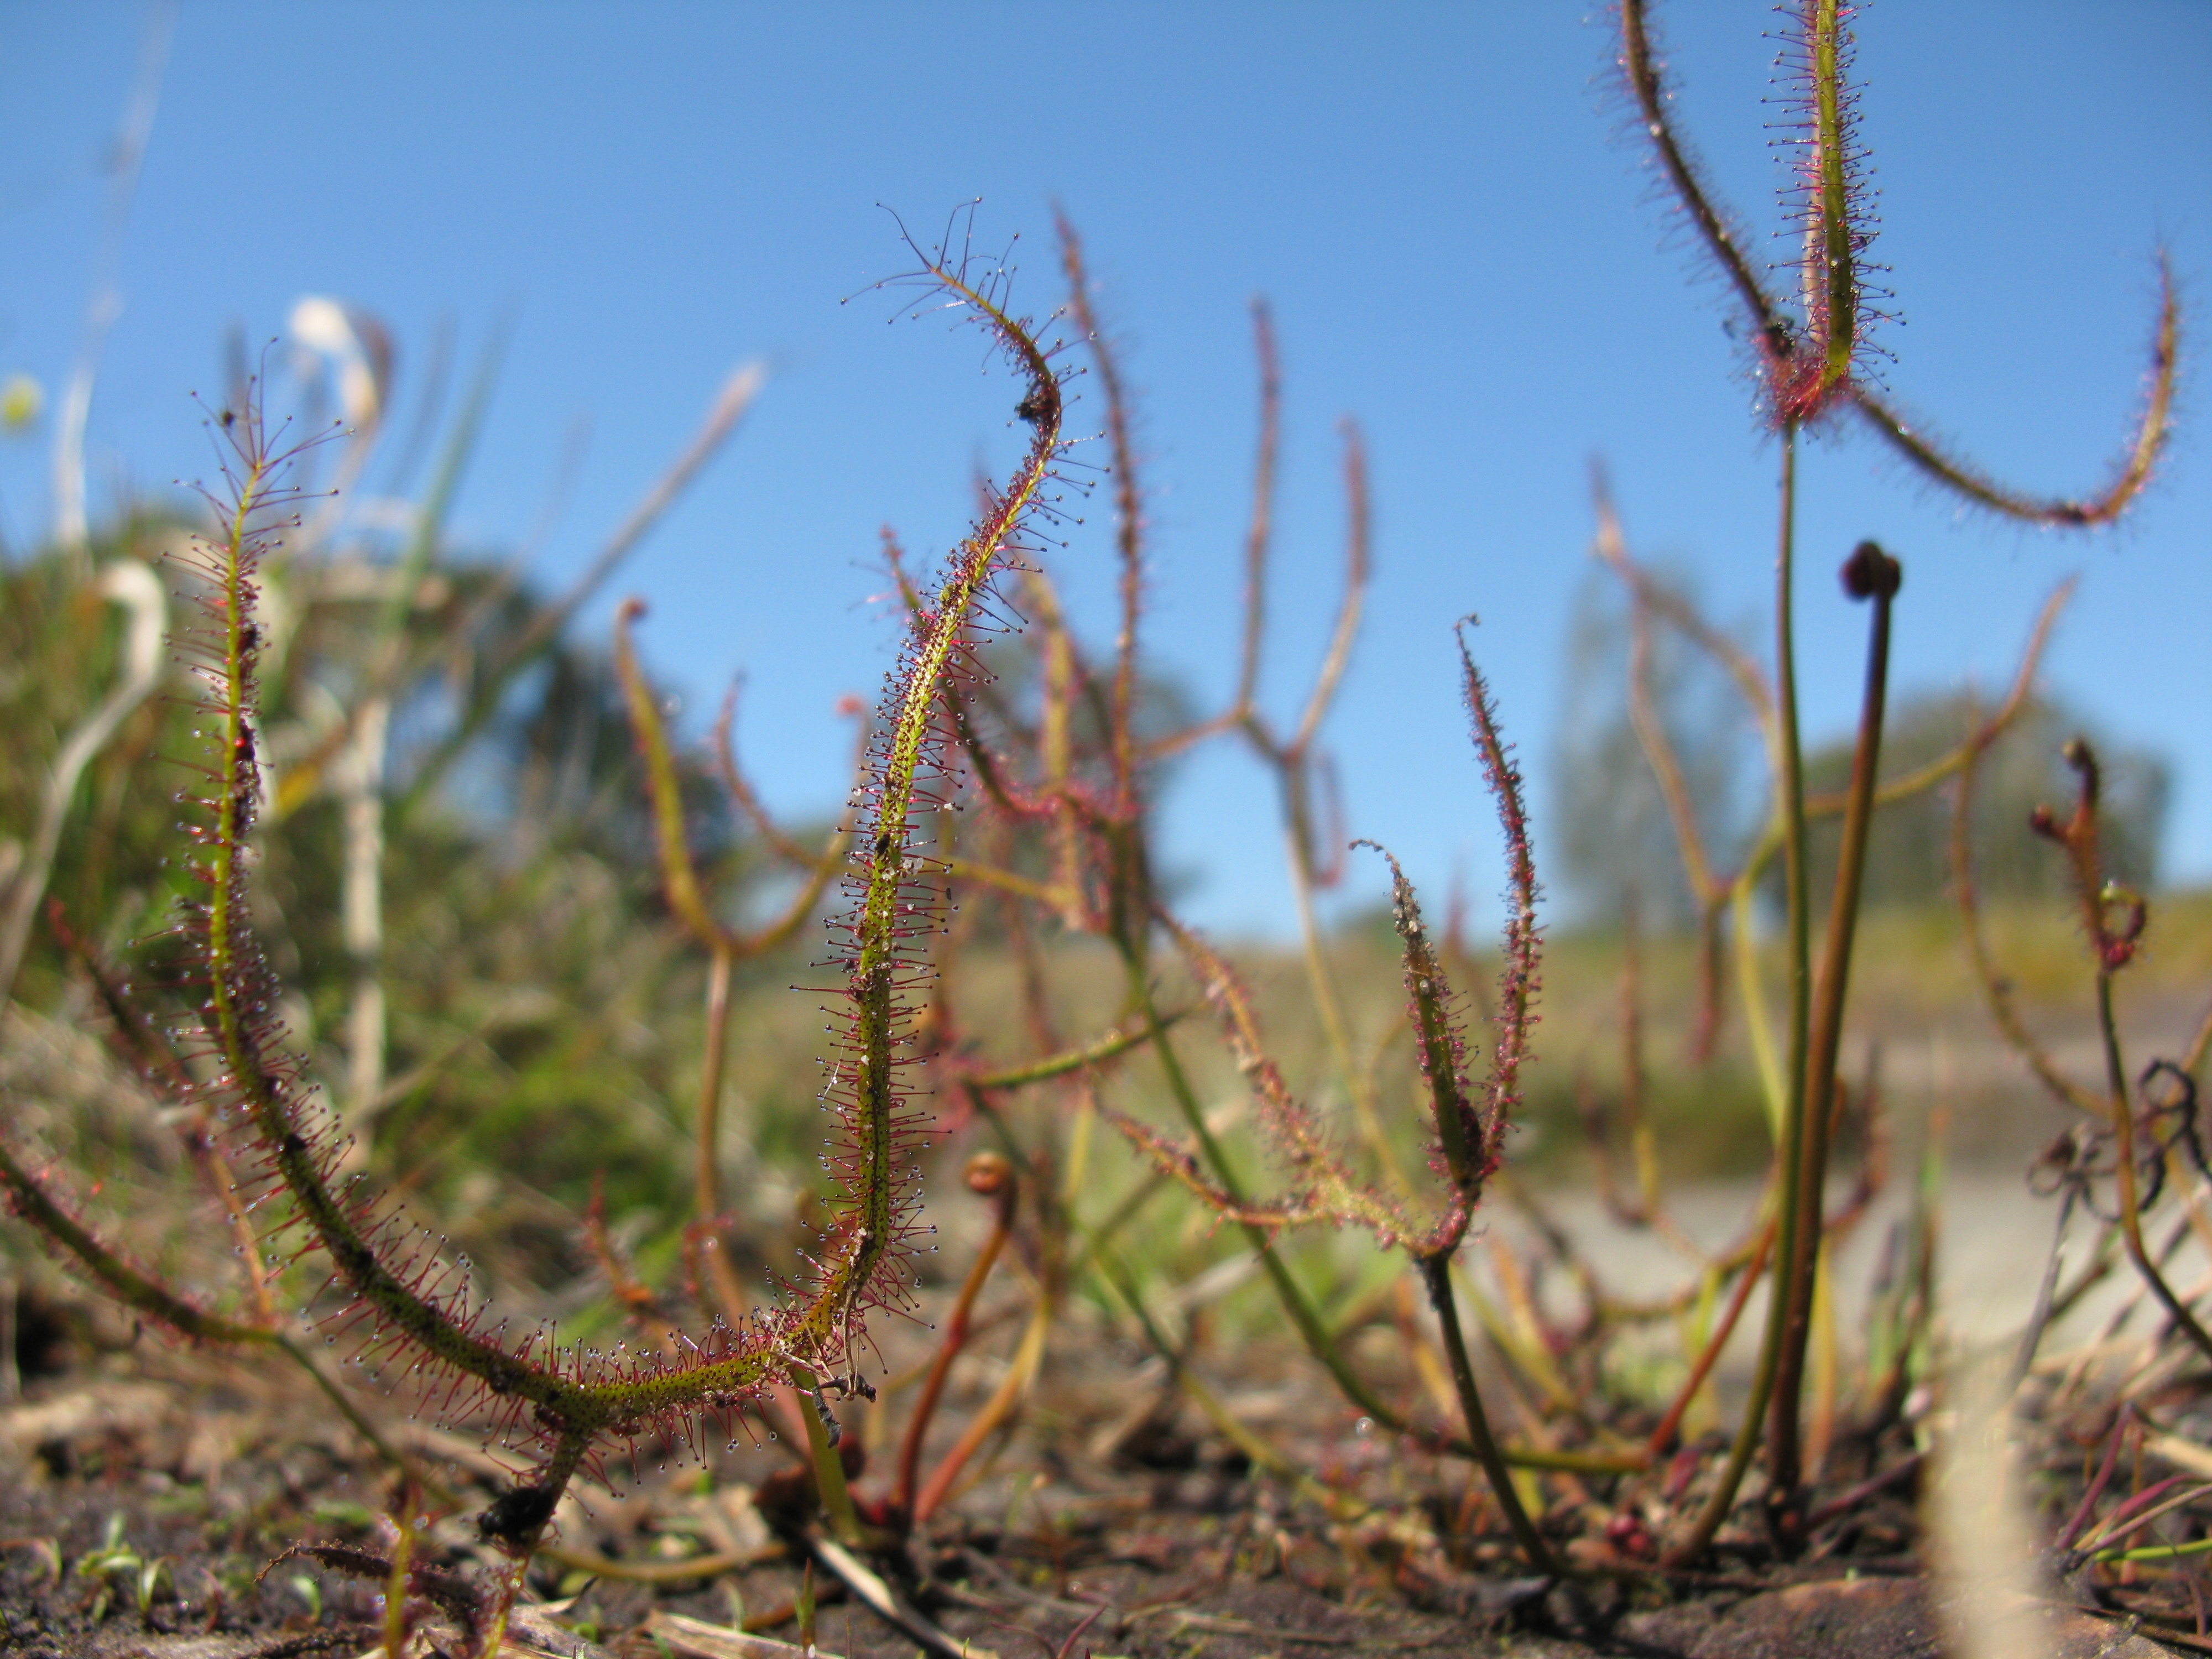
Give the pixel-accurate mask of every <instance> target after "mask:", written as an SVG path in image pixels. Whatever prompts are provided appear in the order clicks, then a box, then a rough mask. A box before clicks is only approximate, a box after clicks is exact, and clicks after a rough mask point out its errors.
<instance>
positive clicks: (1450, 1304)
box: [1414, 1255, 1559, 1577]
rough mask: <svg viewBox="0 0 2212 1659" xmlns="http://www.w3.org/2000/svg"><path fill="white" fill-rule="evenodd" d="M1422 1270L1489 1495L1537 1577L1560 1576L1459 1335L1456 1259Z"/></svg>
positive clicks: (1425, 1261) (1429, 1262)
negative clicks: (1517, 1481) (1515, 1479)
mask: <svg viewBox="0 0 2212 1659" xmlns="http://www.w3.org/2000/svg"><path fill="white" fill-rule="evenodd" d="M1414 1265H1415V1266H1416V1267H1419V1269H1420V1273H1421V1282H1422V1283H1423V1284H1424V1285H1426V1286H1427V1287H1428V1292H1429V1305H1430V1306H1431V1307H1432V1308H1434V1309H1435V1310H1436V1311H1437V1325H1438V1327H1439V1328H1441V1329H1442V1330H1443V1341H1444V1353H1445V1356H1446V1357H1447V1358H1449V1360H1450V1362H1451V1374H1452V1386H1453V1387H1454V1388H1455V1389H1457V1390H1458V1392H1459V1408H1460V1414H1461V1415H1462V1416H1463V1417H1464V1418H1466V1419H1467V1437H1468V1440H1469V1441H1470V1442H1472V1443H1473V1444H1474V1455H1475V1458H1476V1461H1477V1462H1480V1464H1481V1465H1482V1472H1483V1474H1485V1475H1486V1476H1487V1477H1488V1478H1489V1480H1490V1490H1491V1492H1492V1495H1494V1496H1495V1497H1496V1498H1497V1499H1498V1508H1500V1509H1501V1510H1504V1511H1505V1522H1506V1524H1507V1525H1508V1526H1510V1527H1511V1528H1513V1536H1514V1537H1515V1538H1516V1540H1518V1541H1519V1542H1520V1545H1521V1553H1522V1554H1524V1555H1526V1556H1527V1557H1528V1565H1530V1566H1532V1567H1534V1569H1535V1570H1536V1571H1538V1572H1541V1573H1545V1574H1547V1575H1548V1576H1550V1577H1559V1562H1558V1561H1557V1560H1556V1559H1553V1555H1552V1551H1551V1547H1550V1546H1549V1545H1547V1544H1546V1543H1545V1541H1544V1534H1541V1533H1540V1532H1538V1531H1537V1530H1536V1523H1535V1522H1534V1521H1532V1520H1530V1519H1529V1518H1528V1510H1526V1509H1524V1508H1522V1504H1521V1494H1520V1493H1519V1492H1516V1491H1515V1490H1514V1489H1513V1472H1512V1470H1510V1468H1507V1467H1506V1464H1505V1456H1504V1453H1503V1452H1501V1451H1499V1449H1498V1442H1497V1440H1496V1439H1495V1438H1493V1437H1492V1435H1491V1432H1490V1419H1489V1418H1488V1417H1487V1416H1486V1415H1485V1414H1484V1412H1483V1409H1482V1395H1480V1393H1479V1392H1478V1391H1477V1390H1476V1389H1475V1386H1474V1366H1473V1365H1472V1364H1469V1363H1468V1357H1467V1339H1466V1338H1465V1337H1464V1336H1462V1334H1460V1328H1459V1304H1458V1302H1457V1301H1456V1300H1455V1298H1454V1297H1453V1295H1452V1285H1451V1258H1450V1257H1449V1256H1447V1255H1424V1256H1417V1257H1415V1258H1414Z"/></svg>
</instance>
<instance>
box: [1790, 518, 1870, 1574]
mask: <svg viewBox="0 0 2212 1659" xmlns="http://www.w3.org/2000/svg"><path fill="white" fill-rule="evenodd" d="M1900 580H1902V578H1901V576H1900V574H1899V570H1898V567H1897V562H1896V561H1895V560H1893V559H1892V558H1890V557H1889V556H1887V554H1885V553H1884V552H1883V551H1882V550H1881V549H1880V548H1879V547H1876V546H1875V544H1873V543H1872V542H1862V543H1861V544H1859V547H1858V549H1857V551H1856V552H1854V553H1853V554H1852V556H1851V559H1850V562H1849V563H1848V564H1846V565H1845V566H1844V586H1845V589H1846V591H1847V592H1850V593H1851V594H1852V596H1853V597H1854V598H1863V599H1872V600H1873V601H1874V607H1875V610H1874V625H1873V628H1872V629H1871V630H1870V636H1869V640H1868V641H1867V671H1866V692H1865V696H1864V699H1863V702H1862V704H1861V706H1860V710H1859V734H1858V743H1857V746H1856V748H1855V749H1854V750H1853V751H1852V755H1851V781H1850V794H1849V800H1848V804H1847V805H1846V806H1845V809H1844V842H1843V850H1842V853H1841V855H1840V856H1839V858H1838V860H1837V865H1836V889H1835V894H1834V896H1833V897H1832V900H1831V901H1830V902H1829V905H1828V926H1827V933H1826V939H1824V941H1823V943H1822V945H1821V952H1820V1000H1819V1004H1818V1006H1817V1007H1816V1008H1815V1009H1814V1016H1813V1026H1812V1032H1811V1039H1810V1043H1809V1049H1808V1056H1807V1060H1806V1072H1805V1077H1804V1080H1803V1084H1802V1094H1803V1098H1804V1108H1803V1111H1802V1120H1803V1121H1802V1125H1801V1127H1800V1130H1799V1136H1800V1157H1799V1159H1798V1164H1797V1170H1796V1213H1797V1225H1796V1230H1795V1234H1794V1237H1793V1240H1792V1249H1791V1251H1790V1255H1789V1256H1788V1257H1787V1258H1785V1259H1784V1261H1783V1263H1782V1266H1781V1268H1780V1270H1779V1276H1778V1279H1777V1281H1776V1285H1777V1291H1778V1297H1779V1298H1780V1299H1781V1300H1782V1301H1783V1303H1784V1306H1785V1312H1784V1322H1783V1332H1782V1351H1781V1354H1780V1357H1779V1360H1778V1364H1777V1366H1776V1369H1775V1383H1774V1429H1773V1437H1772V1439H1771V1443H1770V1444H1769V1446H1768V1448H1767V1472H1768V1477H1769V1491H1768V1494H1767V1504H1768V1513H1769V1516H1770V1517H1771V1520H1772V1522H1774V1525H1775V1529H1776V1535H1777V1537H1778V1538H1780V1539H1782V1540H1783V1541H1784V1542H1785V1543H1787V1544H1789V1545H1790V1546H1791V1547H1797V1546H1800V1545H1802V1532H1803V1520H1804V1516H1803V1513H1802V1510H1803V1505H1802V1502H1801V1501H1800V1494H1799V1492H1798V1490H1797V1488H1798V1486H1799V1483H1800V1480H1801V1479H1802V1473H1803V1471H1802V1437H1801V1436H1800V1433H1799V1423H1798V1412H1799V1407H1800V1401H1801V1395H1802V1392H1803V1384H1804V1377H1805V1346H1806V1342H1807V1340H1808V1337H1809V1335H1810V1334H1811V1331H1812V1320H1813V1293H1814V1281H1815V1280H1816V1279H1817V1278H1818V1277H1819V1274H1820V1238H1821V1233H1822V1225H1821V1213H1820V1211H1821V1201H1822V1198H1823V1196H1824V1194H1823V1188H1824V1187H1825V1185H1826V1180H1827V1170H1828V1125H1829V1122H1830V1120H1831V1119H1832V1117H1833V1116H1834V1108H1835V1098H1836V1059H1837V1054H1838V1049H1839V1048H1840V1047H1841V1045H1842V1042H1843V1027H1844V995H1845V993H1846V991H1847V990H1848V988H1849V986H1850V972H1851V945H1852V942H1853V939H1854V936H1855V933H1856V930H1857V925H1858V915H1859V901H1860V897H1861V894H1862V890H1863V886H1864V882H1865V876H1866V854H1867V837H1868V832H1869V829H1871V828H1872V826H1873V823H1874V783H1875V771H1876V769H1877V768H1878V767H1879V766H1880V764H1881V724H1882V711H1883V707H1884V703H1885V701H1886V696H1887V689H1888V684H1889V623H1890V611H1891V608H1892V605H1893V601H1894V600H1895V598H1896V594H1897V589H1898V585H1899V581H1900Z"/></svg>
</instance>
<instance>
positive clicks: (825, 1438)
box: [791, 1364, 867, 1550]
mask: <svg viewBox="0 0 2212 1659" xmlns="http://www.w3.org/2000/svg"><path fill="white" fill-rule="evenodd" d="M820 1382H821V1379H820V1378H818V1377H817V1376H815V1375H814V1373H813V1372H812V1371H811V1370H808V1369H807V1368H806V1367H805V1366H804V1365H800V1364H793V1366H792V1368H791V1386H792V1387H793V1389H795V1390H796V1391H797V1392H798V1394H799V1396H800V1398H799V1421H800V1422H801V1423H803V1424H805V1425H806V1449H807V1453H808V1455H809V1456H810V1457H811V1459H812V1462H813V1465H814V1486H815V1490H816V1491H817V1492H818V1493H819V1494H820V1495H821V1498H822V1513H823V1515H824V1516H827V1517H828V1519H829V1531H830V1533H831V1534H832V1535H833V1536H835V1537H836V1540H837V1541H838V1542H839V1543H841V1544H842V1545H844V1546H845V1547H846V1548H848V1549H854V1550H857V1549H866V1547H867V1534H866V1532H865V1531H864V1530H863V1529H862V1528H861V1526H860V1511H859V1510H856V1509H854V1507H853V1489H852V1488H851V1487H850V1486H848V1485H847V1484H846V1482H845V1462H844V1459H842V1457H840V1456H839V1455H837V1443H836V1441H834V1440H832V1439H831V1438H830V1437H829V1425H828V1424H827V1423H826V1422H824V1421H823V1417H822V1408H821V1407H819V1406H818V1405H817V1404H816V1403H815V1393H816V1390H817V1388H818V1387H819V1385H820Z"/></svg>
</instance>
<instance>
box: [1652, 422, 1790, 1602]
mask: <svg viewBox="0 0 2212 1659" xmlns="http://www.w3.org/2000/svg"><path fill="white" fill-rule="evenodd" d="M1781 497H1782V503H1781V524H1780V527H1779V530H1778V532H1777V538H1776V556H1775V670H1776V671H1775V747H1776V750H1777V752H1776V755H1775V771H1776V773H1777V777H1776V785H1777V788H1778V792H1779V793H1780V795H1781V798H1782V819H1783V842H1782V848H1783V868H1784V877H1785V885H1786V889H1787V891H1788V895H1789V905H1790V946H1789V949H1790V1053H1789V1061H1788V1064H1787V1065H1786V1066H1785V1067H1784V1071H1783V1074H1782V1075H1783V1079H1784V1084H1785V1085H1786V1086H1787V1087H1788V1090H1789V1094H1788V1097H1787V1098H1786V1099H1785V1102H1784V1105H1785V1108H1786V1109H1785V1110H1784V1112H1783V1115H1782V1146H1781V1149H1780V1152H1779V1153H1778V1157H1777V1158H1776V1160H1775V1180H1776V1182H1778V1188H1777V1197H1778V1201H1777V1204H1776V1206H1775V1211H1776V1219H1775V1260H1776V1261H1789V1260H1790V1259H1791V1258H1792V1257H1793V1256H1794V1255H1795V1254H1796V1249H1797V1230H1798V1227H1799V1226H1800V1225H1801V1222H1802V1218H1801V1217H1800V1216H1799V1215H1798V1212H1797V1179H1796V1177H1797V1171H1798V1167H1799V1165H1800V1164H1801V1163H1802V1159H1803V1157H1804V1131H1805V1051H1806V1045H1807V1036H1806V1028H1807V1024H1808V1021H1809V1018H1810V1015H1811V1012H1812V981H1811V965H1810V962H1809V959H1808V958H1809V955H1810V937H1809V935H1810V926H1809V923H1808V918H1807V915H1806V908H1805V770H1804V757H1803V755H1802V751H1801V750H1800V749H1799V747H1798V740H1797V660H1796V648H1795V645H1794V642H1793V640H1792V638H1791V623H1790V588H1791V576H1792V574H1793V571H1792V566H1793V564H1794V562H1795V560H1796V531H1797V428H1796V423H1795V422H1788V423H1785V424H1784V427H1783V428H1782V489H1781ZM1787 1300H1788V1298H1786V1297H1783V1296H1780V1295H1775V1296H1773V1297H1771V1299H1770V1300H1769V1302H1768V1304H1767V1316H1766V1331H1765V1336H1764V1338H1763V1339H1762V1340H1761V1341H1760V1344H1759V1366H1758V1369H1757V1370H1754V1371H1753V1374H1752V1383H1751V1399H1750V1401H1748V1402H1747V1404H1746V1405H1745V1407H1744V1412H1743V1424H1742V1426H1741V1427H1740V1428H1739V1429H1738V1430H1737V1431H1736V1437H1735V1443H1734V1444H1733V1445H1731V1446H1730V1447H1729V1457H1728V1462H1727V1464H1726V1466H1725V1467H1723V1469H1722V1470H1721V1476H1720V1479H1719V1480H1718V1481H1717V1483H1715V1485H1714V1486H1713V1490H1712V1494H1711V1497H1709V1498H1707V1499H1706V1500H1705V1508H1704V1509H1702V1510H1699V1512H1698V1518H1697V1519H1696V1521H1694V1522H1692V1523H1691V1527H1690V1530H1689V1531H1688V1533H1686V1534H1684V1536H1683V1537H1681V1538H1680V1539H1679V1540H1678V1541H1676V1542H1675V1543H1674V1545H1673V1546H1672V1547H1670V1548H1669V1549H1668V1551H1667V1553H1666V1554H1665V1556H1664V1557H1662V1565H1664V1566H1667V1567H1669V1568H1680V1567H1684V1566H1687V1565H1689V1564H1690V1563H1691V1562H1692V1561H1694V1560H1696V1559H1698V1558H1699V1556H1700V1555H1703V1554H1704V1553H1705V1547H1706V1546H1707V1545H1708V1544H1710V1543H1711V1542H1712V1541H1713V1534H1715V1533H1717V1532H1718V1531H1719V1530H1720V1526H1721V1522H1723V1521H1725V1520H1726V1519H1728V1515H1729V1510H1731V1509H1733V1508H1734V1507H1735V1495H1736V1492H1737V1490H1738V1489H1739V1488H1740V1487H1741V1486H1742V1485H1743V1477H1744V1472H1745V1471H1746V1470H1747V1469H1748V1468H1750V1467H1751V1457H1752V1454H1753V1451H1755V1450H1756V1449H1758V1446H1759V1429H1760V1426H1761V1424H1762V1423H1763V1421H1764V1419H1765V1416H1766V1407H1767V1403H1768V1401H1771V1399H1772V1398H1773V1397H1774V1373H1775V1368H1776V1365H1777V1363H1778V1361H1779V1360H1780V1358H1781V1356H1782V1326H1783V1319H1784V1314H1785V1311H1786V1304H1787Z"/></svg>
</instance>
